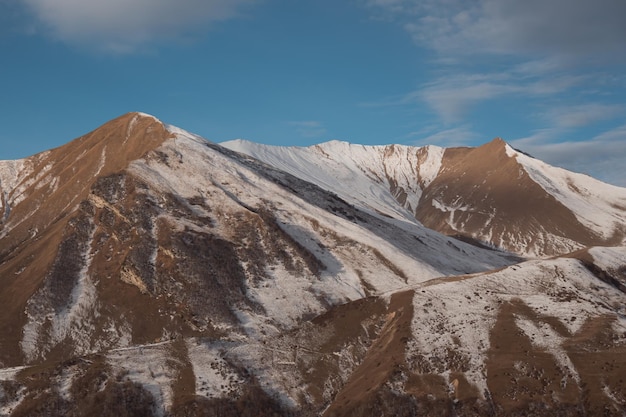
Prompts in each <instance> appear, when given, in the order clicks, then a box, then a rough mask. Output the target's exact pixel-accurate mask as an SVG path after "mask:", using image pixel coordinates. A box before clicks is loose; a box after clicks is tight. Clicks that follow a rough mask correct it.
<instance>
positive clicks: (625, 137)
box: [511, 125, 626, 187]
mask: <svg viewBox="0 0 626 417" xmlns="http://www.w3.org/2000/svg"><path fill="white" fill-rule="evenodd" d="M559 133H560V131H559V130H558V129H556V130H555V129H544V130H541V131H538V132H535V134H534V135H533V136H530V137H528V138H524V139H518V140H513V141H511V145H512V146H515V147H517V148H520V149H521V150H523V151H525V152H528V153H530V154H531V155H533V156H535V157H537V158H539V159H541V160H543V161H545V162H547V163H549V164H552V165H556V166H560V167H563V168H566V169H568V170H571V171H575V172H581V173H584V174H588V175H591V176H592V177H595V178H601V179H602V180H603V181H606V182H609V183H611V184H614V185H618V186H621V187H626V164H624V155H626V125H622V126H619V127H617V128H614V129H611V130H608V131H605V132H603V133H601V134H599V135H597V136H595V137H593V138H591V139H589V140H583V141H578V142H572V141H565V142H547V141H548V140H549V139H550V138H552V137H553V136H555V135H558V134H559Z"/></svg>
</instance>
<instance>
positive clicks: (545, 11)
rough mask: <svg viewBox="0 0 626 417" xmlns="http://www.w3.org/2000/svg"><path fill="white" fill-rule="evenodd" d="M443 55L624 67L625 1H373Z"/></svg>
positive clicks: (625, 44)
mask: <svg viewBox="0 0 626 417" xmlns="http://www.w3.org/2000/svg"><path fill="white" fill-rule="evenodd" d="M368 4H369V5H370V6H373V7H376V8H379V9H380V10H384V11H385V12H392V13H397V17H398V19H400V20H401V21H404V26H405V28H406V30H407V31H409V32H410V33H411V35H412V36H413V38H414V39H415V40H416V41H417V42H418V43H420V44H423V45H426V46H427V47H429V48H432V49H434V50H437V51H438V52H440V53H441V54H444V55H445V54H453V55H463V56H468V55H476V54H481V53H482V54H498V55H509V56H523V55H526V56H536V55H539V56H543V57H550V56H552V57H554V56H558V57H559V58H561V59H563V60H565V61H571V60H579V59H585V58H587V57H590V56H592V57H596V58H602V59H606V60H609V61H615V60H619V61H621V62H623V61H624V59H625V57H624V52H626V43H624V41H623V40H624V39H626V19H624V16H626V2H624V1H623V0H528V1H519V0H475V1H471V0H445V1H440V0H396V1H392V0H387V1H385V0H371V1H369V2H368Z"/></svg>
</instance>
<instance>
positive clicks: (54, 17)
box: [22, 0, 254, 52]
mask: <svg viewBox="0 0 626 417" xmlns="http://www.w3.org/2000/svg"><path fill="white" fill-rule="evenodd" d="M22 2H23V3H24V4H26V6H28V8H29V10H30V11H31V12H32V13H33V14H34V16H35V17H36V19H37V20H38V21H39V22H40V24H41V25H42V26H43V27H44V31H45V33H49V34H51V35H52V36H54V37H55V38H57V39H59V40H61V41H64V42H68V43H72V44H79V45H85V46H94V45H95V46H96V47H98V48H101V49H104V50H109V51H114V52H132V51H134V50H136V49H137V48H140V47H143V46H145V45H146V44H150V43H152V42H155V41H162V40H164V39H168V38H177V37H181V36H185V35H188V34H189V33H190V32H192V31H195V30H200V29H203V28H206V26H207V25H209V24H211V23H213V22H216V21H221V20H225V19H230V18H233V17H235V16H237V15H238V14H239V13H240V10H241V8H242V7H243V6H245V5H247V4H251V3H253V2H254V0H176V1H174V0H106V1H99V0H22Z"/></svg>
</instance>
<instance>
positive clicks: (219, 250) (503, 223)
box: [0, 113, 626, 417]
mask: <svg viewBox="0 0 626 417" xmlns="http://www.w3.org/2000/svg"><path fill="white" fill-rule="evenodd" d="M224 145H225V146H224ZM233 149H235V150H237V151H239V152H236V151H234V150H233ZM241 151H245V153H247V154H244V153H241ZM516 193H521V195H519V196H518V195H516ZM0 195H2V206H1V212H2V213H3V216H2V224H1V226H0V303H1V305H2V309H0V415H10V416H12V417H19V416H67V415H101V416H108V415H111V416H113V415H115V416H120V415H138V416H139V415H141V416H204V415H223V416H230V415H233V416H234V415H257V416H263V415H268V416H276V415H301V416H317V415H325V416H348V415H350V416H360V415H363V416H365V415H372V414H376V415H383V416H392V415H394V416H395V415H434V414H441V415H445V414H446V413H447V414H450V413H452V412H453V413H454V414H455V415H468V416H470V415H471V416H479V415H503V416H508V415H511V416H512V415H520V414H526V415H545V413H546V412H548V411H546V410H549V412H554V413H555V414H561V415H573V414H572V413H574V414H575V413H578V412H582V413H584V414H586V415H597V414H599V413H601V412H602V413H605V414H606V413H608V415H621V414H620V413H623V411H624V408H623V401H622V399H623V398H624V396H625V395H626V394H625V387H626V385H624V382H623V375H622V370H623V369H624V368H625V367H626V359H625V358H626V319H625V318H624V317H625V316H624V309H623V306H624V305H626V275H625V272H624V271H626V250H625V249H624V247H623V246H620V245H622V244H623V234H620V233H622V232H623V229H621V230H622V232H620V229H619V224H622V225H623V224H624V223H623V221H622V219H623V216H624V209H623V207H624V206H625V205H624V200H623V198H624V197H623V195H624V190H623V189H619V188H617V187H610V186H607V185H604V184H601V183H599V182H597V181H595V180H592V179H589V178H588V177H583V176H580V175H578V174H572V173H568V172H566V171H563V170H560V169H558V168H553V167H549V166H547V165H545V164H543V163H541V162H540V161H537V160H534V159H532V158H530V157H528V156H526V155H523V154H521V153H519V152H517V151H515V150H513V149H512V148H510V147H509V146H508V145H506V143H504V142H503V141H501V140H496V141H493V142H491V143H489V144H487V145H484V146H482V147H478V148H450V149H443V148H439V147H435V146H428V147H423V148H413V147H406V146H399V145H389V146H379V147H368V146H362V145H353V144H349V143H345V142H338V141H335V142H329V143H325V144H320V145H316V146H313V147H310V148H280V147H268V146H264V145H258V144H252V143H249V142H244V141H237V142H230V143H227V144H222V145H220V144H215V143H211V142H209V141H206V140H204V139H202V138H200V137H198V136H196V135H193V134H191V133H189V132H186V131H184V130H182V129H179V128H176V127H173V126H170V125H166V124H164V123H162V122H160V121H158V120H157V119H155V118H153V117H152V116H148V115H144V114H141V113H130V114H127V115H125V116H122V117H120V118H118V119H115V120H113V121H111V122H109V123H106V124H105V125H103V126H101V127H100V128H98V129H96V130H94V131H93V132H91V133H89V134H87V135H85V136H83V137H81V138H78V139H76V140H74V141H72V142H70V143H68V144H67V145H64V146H62V147H60V148H57V149H53V150H50V151H47V152H44V153H41V154H38V155H35V156H32V157H30V158H26V159H23V160H19V161H0ZM528 202H532V203H533V204H532V205H528V208H527V211H525V210H522V209H521V208H520V206H521V205H523V204H527V203H528ZM594 208H595V210H596V211H600V212H601V213H602V215H598V214H594ZM507 216H508V218H509V220H510V221H507ZM620 222H621V223H620ZM616 225H617V226H616ZM431 228H433V229H439V230H440V231H442V232H444V233H446V234H447V235H448V236H447V235H446V234H442V233H440V231H437V230H433V229H431ZM449 235H454V236H449ZM463 240H466V241H468V242H464V241H463ZM596 242H604V243H606V244H609V243H613V244H614V245H615V246H616V247H591V245H595V244H596ZM496 246H497V247H498V248H495V247H496ZM505 249H508V251H507V250H505ZM568 249H578V251H576V252H574V253H570V254H568V255H567V256H563V257H552V258H550V259H534V260H527V261H525V260H524V259H523V258H522V257H521V256H520V255H528V254H531V255H533V256H535V255H537V256H546V255H547V254H550V253H552V254H561V253H563V252H565V251H567V250H568ZM514 252H515V253H514ZM598 367H601V373H599V372H600V371H598ZM450 410H453V411H450ZM580 410H582V411H580ZM607 410H608V411H607ZM611 413H613V414H611Z"/></svg>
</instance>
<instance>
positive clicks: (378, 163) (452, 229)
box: [222, 138, 626, 257]
mask: <svg viewBox="0 0 626 417" xmlns="http://www.w3.org/2000/svg"><path fill="white" fill-rule="evenodd" d="M222 145H223V146H225V147H228V148H230V149H233V150H236V151H238V152H242V153H245V154H247V155H250V156H253V157H255V158H257V159H259V160H262V161H264V162H266V163H268V164H270V165H272V166H276V167H278V168H280V169H282V170H284V171H286V172H289V173H291V174H293V175H295V176H298V177H300V178H303V179H305V180H307V181H311V182H313V183H315V184H317V185H319V186H320V187H322V188H325V189H328V190H332V191H333V192H335V193H337V194H338V195H339V196H341V197H342V198H344V199H345V200H346V201H349V202H351V203H353V204H356V205H358V206H360V207H363V208H364V209H369V210H373V211H376V212H379V213H384V214H385V215H388V216H391V217H394V218H401V219H404V220H409V221H413V222H417V223H421V224H423V225H424V226H426V227H428V228H431V229H433V230H437V231H439V232H441V233H444V234H446V235H450V236H456V237H458V238H460V239H464V240H467V241H473V242H477V243H480V244H485V245H488V246H492V247H497V248H502V249H504V250H508V251H511V252H514V253H517V254H520V255H522V256H527V257H546V256H555V255H563V254H566V253H568V252H572V251H574V250H578V249H582V248H585V247H588V246H594V245H609V246H611V245H623V244H624V242H625V241H626V226H625V225H626V189H625V188H620V187H615V186H611V185H608V184H605V183H602V182H600V181H597V180H595V179H593V178H591V177H588V176H586V175H582V174H577V173H573V172H569V171H566V170H564V169H560V168H555V167H552V166H550V165H548V164H545V163H543V162H541V161H539V160H537V159H534V158H532V157H530V156H528V155H526V154H524V153H522V152H520V151H516V150H515V149H513V148H511V147H510V146H509V145H508V144H506V143H505V142H504V141H503V140H501V139H499V138H498V139H495V140H493V141H492V142H490V143H487V144H485V145H483V146H480V147H477V148H447V149H443V148H439V147H436V146H425V147H421V148H416V147H408V146H399V145H387V146H362V145H352V144H349V143H345V142H338V141H333V142H328V143H324V144H321V145H316V146H312V147H308V148H299V147H274V146H267V145H261V144H255V143H252V142H247V141H242V140H237V141H231V142H225V143H222Z"/></svg>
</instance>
